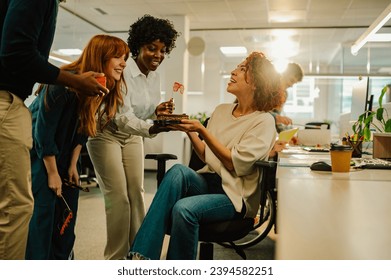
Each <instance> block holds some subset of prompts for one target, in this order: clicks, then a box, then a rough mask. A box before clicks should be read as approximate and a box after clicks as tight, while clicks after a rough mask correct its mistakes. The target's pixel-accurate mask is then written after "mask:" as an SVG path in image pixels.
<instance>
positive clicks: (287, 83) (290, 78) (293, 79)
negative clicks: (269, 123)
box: [269, 62, 304, 160]
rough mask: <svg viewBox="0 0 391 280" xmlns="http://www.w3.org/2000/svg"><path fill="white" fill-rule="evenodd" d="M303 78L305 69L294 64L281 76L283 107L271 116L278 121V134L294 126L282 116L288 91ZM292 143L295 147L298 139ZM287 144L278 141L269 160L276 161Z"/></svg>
mask: <svg viewBox="0 0 391 280" xmlns="http://www.w3.org/2000/svg"><path fill="white" fill-rule="evenodd" d="M303 77H304V72H303V69H302V68H301V66H300V65H299V64H297V63H293V62H292V63H289V64H288V65H287V68H286V70H285V71H284V72H283V73H282V74H281V84H282V88H283V89H284V92H283V95H282V96H281V105H280V106H278V107H276V108H274V109H273V110H272V111H271V114H272V115H273V117H274V119H275V121H276V130H277V132H278V133H280V132H281V131H283V130H285V129H286V128H287V126H289V125H291V124H292V119H291V118H289V117H287V116H282V115H281V113H282V110H283V107H284V104H285V103H286V100H287V98H288V92H287V89H288V88H290V87H291V86H293V85H294V84H296V83H298V82H301V81H302V80H303ZM290 143H291V144H293V145H295V144H297V137H296V136H293V137H292V139H291V141H290ZM286 144H288V142H286V141H280V140H277V141H276V142H275V144H274V146H273V149H272V150H271V151H270V154H269V158H270V159H275V160H276V159H277V155H278V153H279V152H281V151H282V150H284V149H285V148H286Z"/></svg>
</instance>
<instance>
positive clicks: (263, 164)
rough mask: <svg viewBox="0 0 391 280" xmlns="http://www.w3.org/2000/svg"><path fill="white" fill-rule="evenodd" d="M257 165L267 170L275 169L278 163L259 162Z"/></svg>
mask: <svg viewBox="0 0 391 280" xmlns="http://www.w3.org/2000/svg"><path fill="white" fill-rule="evenodd" d="M255 165H257V166H261V167H266V168H273V167H276V166H277V161H271V160H270V161H269V160H257V161H256V162H255Z"/></svg>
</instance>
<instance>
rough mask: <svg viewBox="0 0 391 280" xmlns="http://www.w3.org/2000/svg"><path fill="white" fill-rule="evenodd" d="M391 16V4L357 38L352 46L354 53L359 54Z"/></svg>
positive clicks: (351, 49)
mask: <svg viewBox="0 0 391 280" xmlns="http://www.w3.org/2000/svg"><path fill="white" fill-rule="evenodd" d="M390 18H391V4H390V5H388V7H387V8H386V9H385V10H384V11H383V12H382V13H381V14H380V16H379V17H378V18H377V19H376V20H375V21H374V22H373V23H372V24H371V25H370V26H369V27H368V29H367V30H366V31H365V32H364V33H363V34H362V35H361V36H360V38H358V39H357V41H356V42H354V44H353V45H352V47H351V48H350V51H351V53H352V54H353V55H357V53H358V51H359V50H360V49H361V48H362V46H364V45H365V43H366V42H368V40H369V38H370V37H371V36H372V35H373V34H375V33H376V32H377V31H379V29H380V28H382V27H383V25H384V24H385V23H386V22H387V21H388V20H389V19H390Z"/></svg>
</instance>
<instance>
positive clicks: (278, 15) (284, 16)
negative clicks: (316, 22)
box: [268, 10, 307, 22]
mask: <svg viewBox="0 0 391 280" xmlns="http://www.w3.org/2000/svg"><path fill="white" fill-rule="evenodd" d="M268 15H269V22H302V21H305V20H306V19H307V11H306V10H289V11H288V10H286V11H269V14H268Z"/></svg>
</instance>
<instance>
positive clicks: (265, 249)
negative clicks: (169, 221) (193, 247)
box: [75, 171, 275, 260]
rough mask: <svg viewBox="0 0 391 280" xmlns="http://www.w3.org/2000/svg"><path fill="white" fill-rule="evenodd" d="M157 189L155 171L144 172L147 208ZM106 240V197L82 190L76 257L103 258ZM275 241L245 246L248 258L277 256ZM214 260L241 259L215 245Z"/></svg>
mask: <svg viewBox="0 0 391 280" xmlns="http://www.w3.org/2000/svg"><path fill="white" fill-rule="evenodd" d="M155 190H156V173H155V172H153V171H147V172H145V201H146V206H147V207H148V206H149V204H150V203H151V201H152V199H153V195H154V193H155ZM105 241H106V229H105V213H104V204H103V196H102V194H101V192H100V190H99V189H98V188H97V187H91V188H90V192H89V193H85V192H80V199H79V210H78V217H77V224H76V243H75V258H76V259H78V260H102V259H103V250H104V246H105ZM274 245H275V242H274V241H273V240H272V239H270V238H267V239H265V240H263V241H262V242H260V243H259V244H257V245H255V246H253V247H251V248H249V249H246V250H245V252H246V255H247V258H248V259H253V260H254V259H259V260H262V259H265V260H270V259H273V258H274V247H275V246H274ZM214 247H215V254H214V259H224V260H230V259H231V260H234V259H238V260H239V259H241V257H240V256H239V255H237V254H236V253H235V252H234V250H232V249H227V248H224V247H222V246H220V245H215V246H214Z"/></svg>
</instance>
